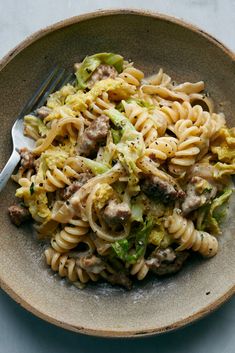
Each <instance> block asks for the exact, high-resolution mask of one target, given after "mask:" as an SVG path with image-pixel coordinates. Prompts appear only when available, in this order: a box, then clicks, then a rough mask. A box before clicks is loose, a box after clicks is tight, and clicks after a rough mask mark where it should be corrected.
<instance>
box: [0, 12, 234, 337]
mask: <svg viewBox="0 0 235 353" xmlns="http://www.w3.org/2000/svg"><path fill="white" fill-rule="evenodd" d="M102 51H113V52H117V53H120V54H122V55H123V56H124V57H125V58H129V59H131V60H133V61H134V62H135V65H136V66H137V67H139V68H140V69H143V70H144V72H146V73H147V74H152V73H153V72H156V71H157V70H158V69H159V68H160V67H163V68H164V69H165V70H166V72H167V73H169V74H170V75H171V76H172V77H173V78H174V79H175V80H178V81H179V82H180V81H182V82H183V81H186V80H191V81H197V80H201V79H203V80H204V81H205V82H206V86H207V89H208V90H209V91H210V92H211V94H212V97H213V98H214V100H215V101H216V102H218V103H222V105H221V106H220V108H221V109H222V108H223V110H224V112H225V114H226V117H227V119H228V122H229V124H230V125H232V124H233V125H235V115H234V113H235V99H234V92H235V57H234V55H233V54H232V53H231V52H229V50H227V49H226V48H225V47H224V46H223V45H222V44H221V43H219V42H218V41H217V40H215V39H214V38H212V37H211V36H209V35H207V34H205V33H204V32H202V31H200V30H199V29H197V28H194V27H192V26H190V25H187V24H185V23H182V22H180V21H178V20H175V19H171V18H168V17H164V16H161V15H158V14H152V13H147V12H144V11H132V10H115V11H100V12H96V13H91V14H87V15H82V16H79V17H74V18H71V19H68V20H66V21H63V22H60V23H58V24H55V25H53V26H51V27H48V28H46V29H44V30H42V31H40V32H37V33H36V34H34V35H32V36H31V37H29V38H28V39H26V40H25V41H24V42H23V43H21V44H20V45H19V46H18V47H17V48H15V49H14V50H13V51H11V52H10V53H9V54H8V55H7V56H6V57H5V58H3V60H2V61H1V62H0V70H1V72H0V107H1V109H0V117H1V139H0V152H1V153H0V167H2V166H3V165H4V163H5V162H6V160H7V159H8V157H9V155H10V151H11V137H10V130H11V126H12V124H13V122H14V119H15V117H16V116H17V113H18V112H19V111H20V109H21V107H22V106H23V105H24V103H25V102H26V100H27V99H28V97H29V96H30V95H31V94H32V92H33V91H34V90H35V88H36V87H37V86H38V85H39V83H40V81H41V80H42V78H44V76H45V75H46V73H47V72H48V71H49V70H50V69H51V67H52V65H53V64H54V63H56V64H59V65H60V66H63V67H66V68H68V69H72V65H73V63H74V62H77V61H79V60H80V59H82V58H83V57H84V56H85V55H87V54H92V53H96V52H102ZM221 109H220V110H221ZM14 190H15V185H13V183H12V182H9V183H8V185H7V187H6V188H5V190H4V191H3V192H2V193H1V195H0V211H1V227H0V283H1V287H2V288H3V289H4V290H5V291H6V292H7V293H8V294H9V295H10V296H11V297H12V298H14V299H15V300H16V301H17V302H19V303H20V305H22V306H23V307H25V308H26V309H27V310H29V311H31V312H32V313H34V314H35V315H37V316H39V317H41V318H43V319H45V320H47V321H49V322H51V323H53V324H56V325H58V326H62V327H64V328H66V329H70V330H73V331H76V332H82V333H87V334H92V335H100V336H135V335H147V334H154V333H160V332H165V331H168V330H172V329H175V328H177V327H181V326H183V325H185V324H187V323H190V322H192V321H194V320H196V319H198V318H200V317H202V316H203V315H205V314H207V313H209V312H211V311H212V310H214V309H215V308H217V307H218V306H219V305H220V304H221V303H223V302H224V301H225V300H226V299H228V298H229V297H230V296H231V295H232V294H233V293H234V291H235V274H234V270H235V256H234V254H235V220H234V211H235V203H234V202H231V203H230V208H229V216H228V218H227V221H226V223H225V224H224V228H223V235H222V236H221V238H220V251H219V253H218V255H217V256H215V257H214V258H212V259H211V260H197V261H193V263H190V262H189V263H188V264H187V265H186V267H185V268H184V269H183V270H182V271H181V272H180V273H179V274H177V275H176V276H172V277H169V278H165V279H162V280H158V279H150V280H148V281H145V282H144V283H140V284H139V285H135V287H134V288H133V290H132V291H129V292H127V291H125V290H123V289H118V288H112V287H111V286H109V285H104V284H99V285H98V286H88V287H87V288H85V289H84V290H78V289H76V288H75V287H72V286H70V285H68V284H66V283H65V282H64V281H60V280H59V278H58V277H57V276H55V275H52V273H51V272H50V270H48V269H47V267H46V265H45V264H44V259H43V256H42V246H41V245H40V244H39V243H38V242H37V241H36V240H35V238H34V237H33V236H32V234H33V232H32V229H31V228H30V227H29V226H25V227H22V228H19V229H17V228H16V227H15V226H13V225H12V224H11V223H10V220H9V218H8V215H7V207H8V206H9V205H10V204H11V203H12V201H13V199H14Z"/></svg>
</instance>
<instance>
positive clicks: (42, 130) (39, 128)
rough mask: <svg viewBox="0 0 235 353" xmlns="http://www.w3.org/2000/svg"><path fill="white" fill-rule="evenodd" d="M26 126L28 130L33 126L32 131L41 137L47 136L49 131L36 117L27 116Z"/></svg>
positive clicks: (25, 118)
mask: <svg viewBox="0 0 235 353" xmlns="http://www.w3.org/2000/svg"><path fill="white" fill-rule="evenodd" d="M24 126H25V127H26V128H27V127H29V126H31V127H32V129H33V130H34V131H35V132H36V133H37V134H39V135H40V136H41V137H44V136H46V134H47V132H48V131H49V130H48V128H47V127H46V125H45V124H44V123H43V122H42V120H41V119H39V118H37V117H36V116H34V115H26V116H25V117H24Z"/></svg>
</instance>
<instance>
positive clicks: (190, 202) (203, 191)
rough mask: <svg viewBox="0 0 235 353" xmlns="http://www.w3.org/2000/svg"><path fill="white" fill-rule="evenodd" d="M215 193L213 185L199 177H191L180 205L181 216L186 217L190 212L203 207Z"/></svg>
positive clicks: (215, 188)
mask: <svg viewBox="0 0 235 353" xmlns="http://www.w3.org/2000/svg"><path fill="white" fill-rule="evenodd" d="M200 185H201V186H200ZM216 193H217V187H216V186H215V185H212V184H211V183H209V182H208V181H206V180H205V179H203V178H201V177H199V176H194V177H192V179H191V181H190V182H189V183H188V185H187V188H186V197H185V200H184V202H183V203H182V211H183V215H184V216H186V215H188V214H189V213H190V212H192V211H194V210H196V209H197V208H199V207H201V206H203V205H205V204H206V203H208V202H209V201H210V200H211V199H213V198H214V197H215V196H216Z"/></svg>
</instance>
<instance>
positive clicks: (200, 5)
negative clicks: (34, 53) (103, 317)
mask: <svg viewBox="0 0 235 353" xmlns="http://www.w3.org/2000/svg"><path fill="white" fill-rule="evenodd" d="M143 6H144V7H145V8H146V9H149V10H153V11H158V12H162V13H165V14H168V15H173V16H176V17H178V18H182V19H184V20H186V21H188V22H192V23H193V24H196V25H198V26H200V27H201V28H203V29H204V30H206V31H208V32H209V33H211V34H212V35H214V36H215V37H217V38H218V39H219V40H221V41H222V42H224V43H225V44H226V45H227V46H228V47H229V48H230V49H232V50H233V51H235V0H159V1H156V0H145V1H143V0H132V1H131V0H117V1H116V0H111V1H108V0H106V1H105V0H103V1H102V0H99V1H93V0H92V1H89V0H80V1H79V0H35V1H32V0H8V1H6V0H0V56H3V55H4V54H6V53H7V51H8V50H9V49H11V48H12V47H14V46H15V45H16V44H17V43H18V42H20V41H21V40H23V39H24V38H25V37H26V36H28V35H29V34H31V33H32V32H34V31H36V30H38V29H40V28H42V27H44V26H46V25H49V24H52V23H54V22H56V21H59V20H62V19H64V18H67V17H70V16H74V15H78V14H81V13H85V12H89V11H93V10H96V9H101V8H102V9H104V8H118V7H119V8H120V7H122V8H124V7H129V8H130V7H133V8H143ZM234 331H235V298H233V299H231V300H230V301H229V302H227V303H226V304H225V305H223V306H222V307H221V308H220V309H219V310H217V311H216V312H214V313H213V314H211V315H210V316H208V317H206V318H204V319H202V320H200V321H198V322H196V323H194V324H192V325H191V326H188V327H186V328H184V329H180V330H178V331H175V332H170V333H168V334H164V335H161V336H155V337H146V338H138V339H118V340H117V339H115V340H112V339H101V338H96V337H88V336H83V335H79V334H75V333H72V332H68V331H65V330H63V329H61V328H57V327H55V326H52V325H50V324H48V323H46V322H44V321H42V320H40V319H38V318H36V317H34V316H33V315H31V314H30V313H28V312H27V311H25V310H24V309H22V308H21V307H20V306H19V305H17V304H16V303H15V302H14V301H13V300H12V299H10V298H9V297H8V296H7V295H6V294H5V293H4V292H3V291H1V290H0V353H47V352H48V353H49V352H50V353H52V352H56V353H65V352H66V353H67V352H70V351H73V352H78V353H84V352H87V353H90V352H97V351H98V352H102V353H106V352H113V353H115V352H123V353H125V352H137V353H138V352H142V353H144V352H148V353H151V352H159V353H170V352H174V353H186V352H187V353H204V352H205V353H208V352H213V353H234V352H235V335H234Z"/></svg>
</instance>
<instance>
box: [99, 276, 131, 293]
mask: <svg viewBox="0 0 235 353" xmlns="http://www.w3.org/2000/svg"><path fill="white" fill-rule="evenodd" d="M102 277H104V278H105V279H106V281H107V282H109V283H111V284H112V285H114V284H118V285H119V286H122V287H124V288H126V289H131V287H132V281H131V280H130V278H129V277H128V276H127V275H126V274H125V273H123V272H119V273H114V274H107V273H104V274H102Z"/></svg>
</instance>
